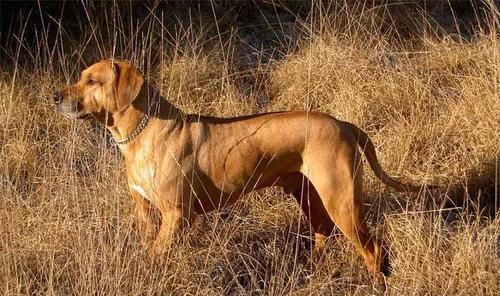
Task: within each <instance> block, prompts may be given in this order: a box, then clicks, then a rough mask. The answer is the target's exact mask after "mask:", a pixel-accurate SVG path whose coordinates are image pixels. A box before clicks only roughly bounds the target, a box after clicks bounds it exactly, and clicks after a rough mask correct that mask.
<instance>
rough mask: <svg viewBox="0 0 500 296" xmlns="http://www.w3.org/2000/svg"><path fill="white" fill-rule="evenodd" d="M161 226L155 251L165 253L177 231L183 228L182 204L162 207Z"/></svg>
mask: <svg viewBox="0 0 500 296" xmlns="http://www.w3.org/2000/svg"><path fill="white" fill-rule="evenodd" d="M160 211H161V220H162V221H161V226H160V230H159V231H158V235H157V236H156V240H155V242H154V244H153V250H152V251H153V253H154V254H156V255H161V254H163V253H164V252H165V251H166V250H168V248H169V247H170V245H171V244H172V241H173V240H174V237H175V235H176V234H177V233H179V232H180V231H181V229H182V228H183V224H184V223H183V214H182V206H175V207H169V209H160Z"/></svg>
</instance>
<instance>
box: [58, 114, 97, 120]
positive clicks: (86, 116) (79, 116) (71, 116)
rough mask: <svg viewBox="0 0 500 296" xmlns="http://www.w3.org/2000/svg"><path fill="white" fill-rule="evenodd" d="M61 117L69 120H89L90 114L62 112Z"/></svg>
mask: <svg viewBox="0 0 500 296" xmlns="http://www.w3.org/2000/svg"><path fill="white" fill-rule="evenodd" d="M62 115H63V116H64V117H66V118H69V119H90V117H92V114H90V113H85V112H62Z"/></svg>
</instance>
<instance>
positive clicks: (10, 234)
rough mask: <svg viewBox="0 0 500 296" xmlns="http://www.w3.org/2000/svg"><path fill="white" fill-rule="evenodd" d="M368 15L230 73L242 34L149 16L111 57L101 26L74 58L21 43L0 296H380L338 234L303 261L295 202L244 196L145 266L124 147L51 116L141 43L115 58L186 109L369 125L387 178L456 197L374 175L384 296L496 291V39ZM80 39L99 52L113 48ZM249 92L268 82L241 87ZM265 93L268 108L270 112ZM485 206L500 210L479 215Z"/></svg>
mask: <svg viewBox="0 0 500 296" xmlns="http://www.w3.org/2000/svg"><path fill="white" fill-rule="evenodd" d="M366 17H367V16H366V14H365V15H364V18H363V19H360V18H358V17H357V16H354V15H352V16H349V15H348V16H347V18H348V19H350V20H351V22H353V23H356V24H359V25H360V28H359V29H358V30H356V31H355V32H352V28H350V30H351V31H349V30H344V31H342V30H340V29H339V28H340V27H339V24H337V23H334V22H331V21H330V20H331V19H329V18H328V17H326V16H325V15H321V14H319V16H317V17H316V18H312V19H309V20H308V21H306V22H304V23H297V24H296V26H297V27H298V28H300V30H299V31H301V32H302V33H300V34H299V35H300V36H299V38H297V41H295V42H296V44H294V46H289V48H294V49H297V50H294V51H292V50H290V51H288V52H285V53H284V54H285V57H284V58H283V59H281V60H273V59H271V60H269V61H265V62H261V63H260V64H258V65H257V66H256V67H254V68H253V69H252V70H251V71H244V72H242V71H241V70H236V69H240V68H239V67H238V61H239V60H238V54H237V43H238V37H237V36H236V34H232V33H231V32H230V33H228V34H225V35H224V34H220V33H218V34H215V35H210V32H207V31H203V30H201V29H199V28H198V29H196V28H195V27H196V26H193V27H182V26H181V27H180V28H178V32H180V33H179V34H178V35H176V36H175V37H172V36H166V35H163V30H162V27H161V26H160V19H155V18H152V17H149V18H146V19H147V20H148V21H147V22H146V26H144V27H146V28H148V31H147V32H146V36H145V37H144V38H143V39H142V40H143V43H141V42H138V41H136V40H135V39H134V40H135V41H133V40H132V39H133V38H132V37H131V36H133V35H132V34H130V35H127V33H126V32H129V31H127V29H126V28H125V25H121V26H120V25H116V24H115V23H110V24H109V25H110V26H117V27H115V30H117V31H118V32H120V33H121V34H118V35H115V37H114V39H112V40H114V41H113V42H112V43H113V44H111V45H110V44H106V43H105V42H103V41H102V40H106V38H103V36H105V32H101V31H96V32H98V33H99V34H104V35H99V34H94V35H92V34H88V35H84V36H88V38H87V39H85V38H84V39H85V40H83V41H82V42H81V43H77V45H76V46H74V48H76V49H78V48H82V49H80V50H76V51H72V50H71V49H68V48H65V47H64V46H63V45H65V44H66V43H65V42H66V41H64V40H63V38H61V40H60V41H58V42H57V43H56V44H55V45H52V46H50V45H49V43H48V42H46V41H43V40H42V41H40V43H39V44H38V45H37V46H36V48H38V51H34V50H31V53H32V55H31V57H30V58H28V59H27V61H26V62H21V59H20V58H19V57H20V56H21V55H20V53H22V52H23V51H24V50H25V49H23V48H22V47H21V46H20V47H18V49H19V51H15V52H12V53H11V54H12V61H13V64H14V65H15V66H14V67H4V69H6V70H5V71H3V72H0V144H1V145H0V157H1V159H2V160H3V161H2V162H1V163H0V192H1V198H0V205H1V206H0V225H1V227H2V231H1V236H0V291H1V293H2V294H3V295H11V294H16V295H17V294H23V295H24V294H50V295H52V294H57V295H71V294H76V295H80V294H104V295H109V294H119V295H136V294H160V295H167V294H203V295H205V294H206V295H213V294H229V295H233V294H244V295H246V294H272V295H281V294H294V295H295V294H298V295H303V294H314V295H322V294H325V295H328V294H352V295H360V294H367V293H372V292H373V291H372V290H371V286H370V280H369V277H368V276H367V275H366V272H365V270H364V267H363V264H362V262H361V260H360V259H359V258H358V256H357V254H356V253H355V252H354V251H353V249H352V247H351V246H350V245H349V244H348V242H347V241H346V240H345V239H344V238H343V237H342V236H341V235H340V234H339V235H335V236H333V237H332V238H331V239H330V240H329V247H328V249H329V252H328V253H327V255H326V258H325V260H324V261H323V262H321V263H320V264H319V265H314V264H312V263H311V262H310V260H309V251H308V250H309V249H310V244H311V242H310V241H309V240H308V239H307V236H308V235H309V226H308V224H307V222H306V221H305V220H304V217H303V215H302V214H301V212H300V209H299V207H298V206H297V205H296V204H295V201H294V200H293V199H292V198H290V197H289V196H286V195H284V194H283V193H282V192H281V191H278V190H275V189H266V190H262V191H259V192H256V193H252V194H250V195H249V196H247V197H245V198H243V199H242V200H241V201H240V202H238V203H237V204H236V205H235V206H234V207H233V208H232V209H231V211H232V214H231V216H230V218H228V219H227V220H225V221H223V220H222V219H221V218H220V217H219V215H218V214H217V213H211V214H208V215H207V216H204V217H199V218H198V219H197V220H196V223H195V225H193V226H192V227H191V228H190V229H188V230H187V231H186V232H185V234H184V235H183V236H182V237H181V238H179V240H178V242H177V243H176V244H175V246H174V247H173V248H172V249H171V250H170V251H169V253H168V254H167V255H166V256H165V258H163V259H162V260H152V259H150V257H149V256H148V254H147V252H146V250H145V248H144V246H142V245H141V243H140V242H139V239H138V234H137V233H136V228H135V225H134V218H133V217H132V206H133V205H132V202H131V200H130V198H129V197H128V193H127V189H126V186H125V181H124V174H123V169H122V166H121V157H120V155H119V153H118V151H117V150H116V149H114V148H112V147H109V146H108V145H107V144H106V138H105V136H104V132H103V130H102V129H101V128H99V127H97V126H96V125H93V124H89V123H87V122H85V123H84V122H81V121H79V122H76V121H69V120H66V119H64V118H62V117H61V116H58V115H56V114H54V108H53V106H52V104H51V100H47V99H45V97H49V96H50V93H51V92H52V91H54V90H55V87H56V86H60V85H63V84H65V83H68V82H69V81H70V80H71V79H72V80H74V79H75V74H76V72H77V71H78V69H81V68H82V67H83V65H84V64H85V62H84V61H93V60H96V59H99V58H102V57H106V58H107V57H109V56H112V54H111V55H110V54H109V53H110V52H111V53H112V52H113V51H112V48H113V45H115V46H117V47H118V48H120V44H127V42H128V41H130V43H133V44H134V45H133V46H131V47H124V48H125V49H127V50H129V51H128V52H126V50H124V53H123V54H121V55H118V56H122V57H129V58H130V59H132V60H134V61H135V62H136V63H137V64H140V65H144V64H148V62H149V63H150V64H152V65H154V66H149V67H148V74H149V76H150V79H151V80H153V81H154V82H155V83H156V85H157V86H158V88H159V89H160V91H161V93H162V94H163V95H164V96H165V97H166V98H168V99H169V100H171V101H172V102H174V103H175V104H177V105H178V106H180V107H181V108H182V109H183V110H185V111H186V112H200V113H204V114H211V115H218V116H235V115H242V114H249V113H256V112H264V111H268V110H291V109H299V110H319V111H322V112H326V113H328V114H331V115H334V116H337V117H339V118H343V119H346V120H349V121H352V122H354V123H356V124H358V125H359V126H361V127H362V128H363V129H364V130H366V131H367V132H368V133H369V134H370V136H371V137H372V139H373V140H374V142H375V143H376V144H377V147H378V153H379V157H380V159H381V162H382V164H383V166H384V167H385V168H386V169H387V170H388V171H389V172H391V174H393V175H395V176H398V177H400V178H402V179H406V180H410V181H414V182H420V181H425V182H429V183H439V184H441V185H444V186H446V187H448V190H445V191H442V192H438V193H432V194H430V193H421V194H418V195H416V194H415V195H414V194H397V193H394V192H393V191H391V190H390V189H387V190H386V189H385V187H384V186H382V185H381V184H380V183H379V182H378V181H377V180H376V178H375V177H374V176H373V174H372V173H368V170H366V171H367V173H366V178H365V180H366V181H365V187H366V197H365V200H366V203H367V204H369V205H370V217H369V218H370V223H371V225H372V227H373V229H374V230H376V231H378V233H379V234H381V235H383V236H384V237H386V238H387V240H388V242H389V243H390V245H391V259H392V267H393V275H392V276H391V277H390V278H388V292H389V294H393V295H422V294H427V295H442V294H447V295H457V294H462V295H470V294H476V295H496V294H497V293H498V291H499V290H500V271H499V269H498V266H500V257H499V256H500V253H499V252H500V251H499V241H500V221H499V218H498V217H496V218H495V215H494V214H495V211H497V212H498V207H497V206H498V205H497V202H498V178H499V176H498V175H499V172H498V170H499V169H498V167H499V164H498V156H499V155H500V151H499V149H500V143H499V139H500V122H499V121H498V118H499V117H500V99H499V97H500V96H499V80H500V72H499V66H500V64H499V54H500V51H499V45H498V36H497V33H496V31H495V30H494V29H493V30H492V32H490V33H485V32H477V34H476V35H475V37H474V39H473V41H470V42H465V41H462V40H459V39H453V38H451V37H450V36H447V35H445V36H437V35H432V34H429V35H422V36H421V37H418V40H417V41H415V40H413V42H412V43H411V44H410V43H405V42H404V41H401V40H400V39H399V38H394V37H390V36H386V35H384V34H380V33H377V31H376V30H374V29H373V20H372V19H370V21H366V23H368V24H369V25H367V26H363V25H361V23H362V22H361V20H363V21H365V20H366ZM497 17H498V15H497ZM344 21H345V20H344V17H342V18H339V22H344ZM193 23H197V21H196V20H195V21H193ZM496 25H497V24H494V23H492V24H491V26H492V27H493V28H497V26H496ZM202 27H203V26H202ZM311 28H312V29H311ZM317 28H319V29H317ZM212 29H213V28H212ZM137 30H139V29H137ZM138 32H139V31H138ZM20 33H22V32H20ZM96 36H97V37H96ZM165 36H166V37H165ZM214 36H215V37H214ZM148 42H149V43H148ZM87 43H88V44H90V47H92V45H94V46H95V44H99V45H100V47H99V48H103V50H102V51H101V52H102V54H99V53H97V54H96V53H95V52H94V53H93V51H92V50H89V49H88V48H87V47H84V46H83V44H87ZM158 44H161V46H159V47H158V48H159V49H158V48H156V47H155V46H157V45H158ZM416 44H417V45H416ZM20 45H22V43H20ZM285 47H286V46H284V48H285ZM163 48H168V50H166V49H165V50H162V49H163ZM158 50H160V51H159V53H158ZM141 52H146V54H145V55H144V56H143V55H141V54H140V53H141ZM152 53H154V54H155V55H156V56H155V58H151V56H152V55H153V54H152ZM157 53H158V54H157ZM254 54H255V55H257V56H259V55H261V56H262V57H263V56H264V52H262V51H259V50H255V52H254ZM262 60H266V59H262ZM150 61H153V62H150ZM23 63H25V64H23ZM26 65H30V66H26ZM252 79H253V80H252ZM242 81H244V82H242ZM245 81H246V82H245ZM248 81H254V82H255V83H260V84H261V85H259V87H256V88H248V87H247V86H248V85H247V84H248ZM249 89H250V90H249ZM262 96H265V97H267V98H268V100H269V102H270V103H269V104H267V105H266V106H264V107H263V106H262V102H261V100H262ZM478 192H479V193H478ZM431 195H432V196H433V198H435V199H433V198H431V197H430V196H431ZM485 205H489V213H490V214H492V213H493V215H490V216H489V217H488V216H481V215H478V214H481V210H482V209H484V206H485ZM450 208H451V209H450ZM482 213H483V214H488V211H487V210H484V211H483V212H482Z"/></svg>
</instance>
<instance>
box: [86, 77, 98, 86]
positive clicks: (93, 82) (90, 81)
mask: <svg viewBox="0 0 500 296" xmlns="http://www.w3.org/2000/svg"><path fill="white" fill-rule="evenodd" d="M96 83H97V80H94V79H92V78H89V79H87V84H88V85H93V84H96Z"/></svg>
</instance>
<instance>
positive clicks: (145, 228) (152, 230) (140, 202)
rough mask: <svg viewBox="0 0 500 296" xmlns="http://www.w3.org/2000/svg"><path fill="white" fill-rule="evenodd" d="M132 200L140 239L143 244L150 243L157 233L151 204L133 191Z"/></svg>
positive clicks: (155, 219)
mask: <svg viewBox="0 0 500 296" xmlns="http://www.w3.org/2000/svg"><path fill="white" fill-rule="evenodd" d="M131 195H132V199H133V200H134V201H135V212H136V216H137V224H138V226H139V232H140V234H141V239H142V240H143V242H145V243H150V242H151V241H153V240H154V238H155V237H156V233H157V232H158V224H159V223H158V219H157V217H156V216H157V215H155V213H154V212H153V210H154V209H153V207H152V204H151V203H150V202H149V201H148V200H146V199H145V198H144V197H143V196H142V195H141V194H139V193H138V192H136V191H135V190H132V191H131Z"/></svg>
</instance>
